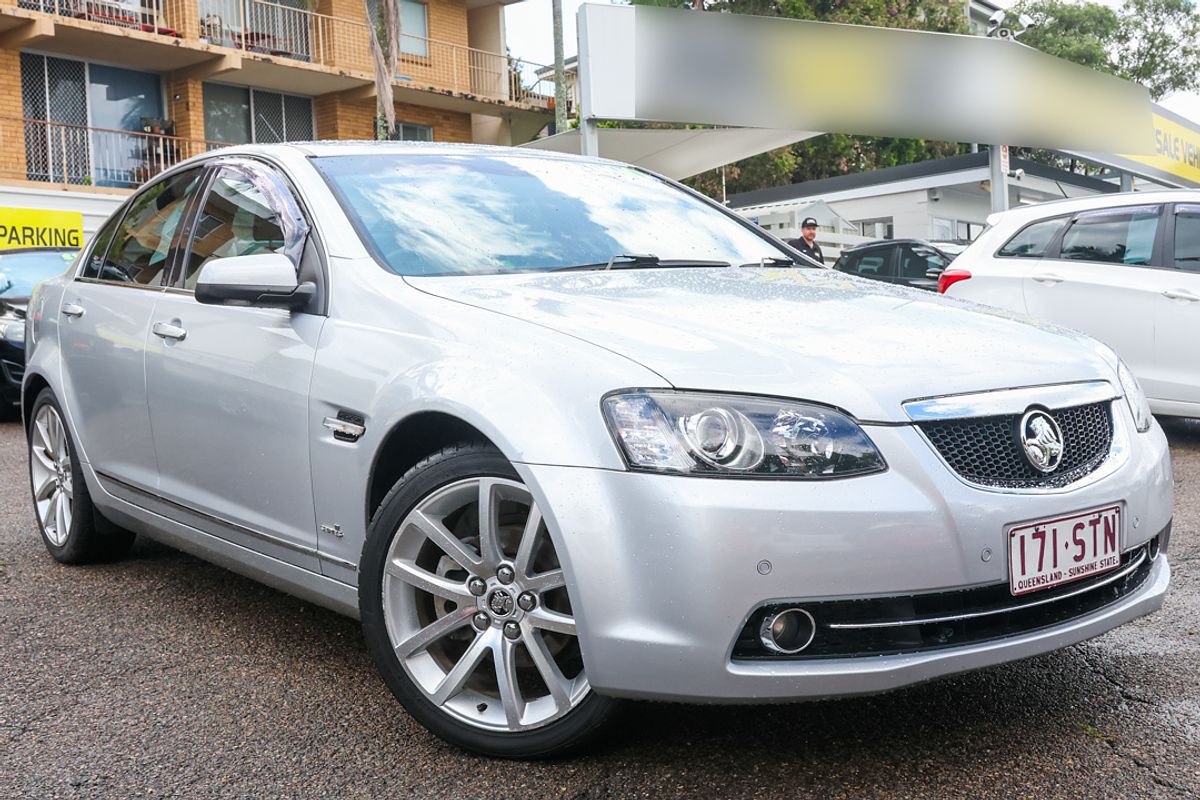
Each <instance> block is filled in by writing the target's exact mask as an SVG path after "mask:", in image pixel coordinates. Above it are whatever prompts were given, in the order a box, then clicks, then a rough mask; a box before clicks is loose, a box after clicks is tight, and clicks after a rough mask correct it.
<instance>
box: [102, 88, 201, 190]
mask: <svg viewBox="0 0 1200 800" xmlns="http://www.w3.org/2000/svg"><path fill="white" fill-rule="evenodd" d="M88 100H89V103H90V106H91V114H92V127H93V128H101V129H102V130H96V131H92V160H93V172H94V180H95V182H96V185H97V186H133V185H136V184H138V183H141V182H143V181H145V180H147V179H148V178H150V177H151V176H153V175H156V174H158V173H159V172H161V171H162V170H163V169H164V168H165V167H167V166H170V165H171V164H174V163H175V162H176V161H178V160H179V154H178V153H172V152H168V151H169V149H170V148H171V147H172V141H171V140H170V139H163V138H161V137H157V136H156V137H148V136H139V135H136V133H140V132H141V131H142V130H143V129H144V128H145V127H146V126H145V123H144V122H143V120H144V119H149V120H157V119H160V118H161V117H162V115H163V103H162V88H161V85H160V83H159V78H158V76H157V75H155V74H153V73H149V72H135V71H134V70H129V69H119V68H117V67H106V66H102V65H100V64H90V65H89V66H88ZM119 131H130V132H131V133H119ZM134 132H136V133H134Z"/></svg>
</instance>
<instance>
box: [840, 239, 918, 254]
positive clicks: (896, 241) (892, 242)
mask: <svg viewBox="0 0 1200 800" xmlns="http://www.w3.org/2000/svg"><path fill="white" fill-rule="evenodd" d="M897 244H920V245H925V246H926V247H932V248H933V249H934V250H937V249H939V247H938V245H936V244H934V243H933V242H930V241H928V240H926V239H880V240H879V241H877V242H864V243H863V244H856V245H854V246H853V247H846V248H843V250H842V253H853V252H857V251H859V250H870V249H871V248H872V247H891V246H893V245H897Z"/></svg>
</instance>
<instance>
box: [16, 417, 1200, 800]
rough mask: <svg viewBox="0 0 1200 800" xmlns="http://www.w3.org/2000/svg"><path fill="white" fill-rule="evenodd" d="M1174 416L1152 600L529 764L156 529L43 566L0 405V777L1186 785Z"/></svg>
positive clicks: (1185, 554)
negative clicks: (908, 677) (1067, 631)
mask: <svg viewBox="0 0 1200 800" xmlns="http://www.w3.org/2000/svg"><path fill="white" fill-rule="evenodd" d="M1166 425H1167V428H1168V431H1167V432H1168V436H1169V437H1170V439H1171V443H1172V454H1173V457H1174V463H1175V481H1176V507H1175V532H1174V537H1173V540H1172V543H1171V553H1170V556H1171V561H1172V563H1173V565H1174V578H1173V586H1172V589H1171V594H1170V595H1169V597H1168V599H1167V604H1166V606H1165V608H1164V609H1163V610H1162V611H1161V612H1159V613H1158V614H1156V615H1154V616H1151V617H1148V618H1144V619H1142V620H1139V621H1137V622H1135V623H1133V624H1130V625H1127V626H1125V627H1124V628H1121V629H1119V630H1116V631H1114V632H1112V633H1109V634H1108V635H1106V636H1104V637H1101V638H1099V639H1096V640H1093V641H1091V642H1089V643H1086V644H1083V645H1079V646H1075V647H1072V648H1069V649H1067V650H1065V651H1062V652H1059V653H1055V654H1052V655H1049V656H1044V657H1041V658H1036V659H1032V660H1028V661H1024V662H1020V663H1017V664H1010V665H1006V666H1002V667H997V668H993V669H988V670H984V671H980V672H975V673H971V674H968V675H962V676H958V677H954V678H950V679H943V680H939V681H936V682H933V683H930V684H926V685H923V686H919V687H916V688H912V689H907V690H903V691H899V692H893V693H891V694H887V695H882V696H876V697H870V698H864V699H852V700H842V701H828V702H821V703H811V704H800V705H789V706H774V707H761V708H750V707H737V708H719V707H708V708H702V707H687V706H675V705H658V704H646V703H644V704H637V705H633V706H631V707H630V709H629V711H628V713H627V715H626V717H625V719H624V721H623V723H622V724H621V726H620V727H619V728H618V731H617V734H616V736H614V737H613V741H612V743H611V744H610V745H608V746H607V747H606V748H604V749H602V750H600V751H598V752H595V753H593V754H591V755H589V756H586V757H582V758H578V759H575V760H571V761H563V762H557V763H540V764H539V763H534V764H525V763H510V762H500V761H489V760H486V759H481V758H476V757H473V756H469V755H465V754H463V753H461V752H459V751H457V750H454V749H452V748H450V747H449V746H447V745H444V744H442V743H440V742H439V741H438V740H436V739H434V738H433V737H432V736H430V735H428V734H426V733H425V732H424V731H423V730H422V729H421V728H420V727H419V726H418V725H416V724H415V723H414V722H413V721H412V720H411V719H410V718H409V717H408V715H407V714H406V713H405V712H404V711H403V709H401V708H400V707H399V706H398V705H397V704H396V703H395V702H394V701H393V700H392V697H391V695H390V694H389V693H388V691H387V689H386V688H385V687H384V685H383V683H382V682H381V680H380V679H379V678H378V677H377V676H376V674H375V670H374V668H373V666H372V665H371V663H370V659H369V657H368V655H367V652H366V648H365V646H364V643H363V640H362V636H361V634H360V632H359V628H358V625H357V623H355V622H354V621H352V620H349V619H345V618H342V617H339V616H337V615H335V614H333V613H331V612H328V611H325V610H323V609H320V608H317V607H315V606H312V605H309V604H307V603H304V602H301V601H299V600H295V599H293V598H291V597H289V596H287V595H284V594H280V593H278V592H276V591H273V590H271V589H268V588H265V587H263V586H260V585H258V584H256V583H254V582H252V581H250V580H247V579H244V578H240V577H237V576H235V575H233V574H231V573H229V572H226V571H224V570H222V569H219V568H217V567H214V566H211V565H209V564H206V563H204V562H202V561H198V560H196V559H194V558H191V557H189V556H186V555H183V554H181V553H179V552H177V551H175V550H171V549H169V548H166V547H163V546H160V545H157V544H154V543H152V542H139V544H138V545H137V547H136V548H135V550H134V552H133V554H132V556H131V557H130V558H128V559H126V560H124V561H121V562H120V563H115V564H107V565H102V566H93V567H82V568H79V567H76V568H71V567H62V566H59V565H58V564H56V563H55V562H54V561H53V560H51V558H50V557H49V555H47V554H46V552H45V550H44V549H43V547H42V544H41V542H40V540H39V538H38V536H37V533H36V529H35V523H34V520H33V513H32V509H31V505H30V502H29V498H28V489H27V478H26V472H25V470H26V465H25V451H24V440H23V436H22V432H21V429H20V426H19V425H17V424H4V425H0V659H2V660H0V665H2V666H3V673H2V677H0V798H5V799H6V800H7V798H37V800H43V799H44V798H57V797H69V798H76V797H79V798H132V797H178V798H207V797H239V798H240V797H245V798H263V797H313V798H325V797H329V798H352V797H371V798H375V797H385V796H386V797H392V798H400V797H417V798H442V797H444V798H459V799H464V800H465V799H467V798H499V797H504V798H516V797H530V798H579V799H580V800H582V799H583V798H625V797H647V798H664V797H705V798H726V797H730V798H733V797H737V798H741V797H780V798H784V797H786V798H803V797H820V798H842V797H844V798H869V797H888V798H952V797H963V798H988V797H992V798H1025V797H1028V798H1037V799H1038V800H1044V799H1045V798H1057V797H1072V798H1073V797H1078V798H1152V797H1165V798H1196V797H1200V633H1198V632H1200V558H1198V557H1197V556H1198V554H1200V423H1194V422H1186V423H1185V422H1179V421H1171V422H1168V423H1167V424H1166Z"/></svg>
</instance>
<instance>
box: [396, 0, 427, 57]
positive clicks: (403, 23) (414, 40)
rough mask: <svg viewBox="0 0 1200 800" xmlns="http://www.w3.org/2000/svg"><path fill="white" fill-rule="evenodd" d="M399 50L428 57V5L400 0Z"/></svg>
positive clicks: (410, 0) (411, 0)
mask: <svg viewBox="0 0 1200 800" xmlns="http://www.w3.org/2000/svg"><path fill="white" fill-rule="evenodd" d="M400 30H401V34H400V52H401V53H407V54H408V55H411V56H420V57H421V58H429V6H427V5H425V4H424V3H418V2H416V0H400Z"/></svg>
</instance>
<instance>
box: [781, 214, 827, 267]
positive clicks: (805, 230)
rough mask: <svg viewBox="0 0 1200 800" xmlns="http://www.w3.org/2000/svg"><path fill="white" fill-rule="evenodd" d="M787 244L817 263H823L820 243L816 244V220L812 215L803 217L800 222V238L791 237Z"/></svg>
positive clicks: (823, 258) (823, 257)
mask: <svg viewBox="0 0 1200 800" xmlns="http://www.w3.org/2000/svg"><path fill="white" fill-rule="evenodd" d="M788 244H790V245H791V246H792V247H794V248H796V249H797V250H799V251H800V252H801V253H804V255H806V256H808V257H809V258H811V259H812V260H813V261H816V262H817V263H818V264H824V263H825V256H824V255H823V254H822V253H821V245H819V244H817V221H816V220H815V219H813V218H812V217H805V218H804V222H801V223H800V238H799V239H792V240H791V241H790V242H788Z"/></svg>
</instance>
